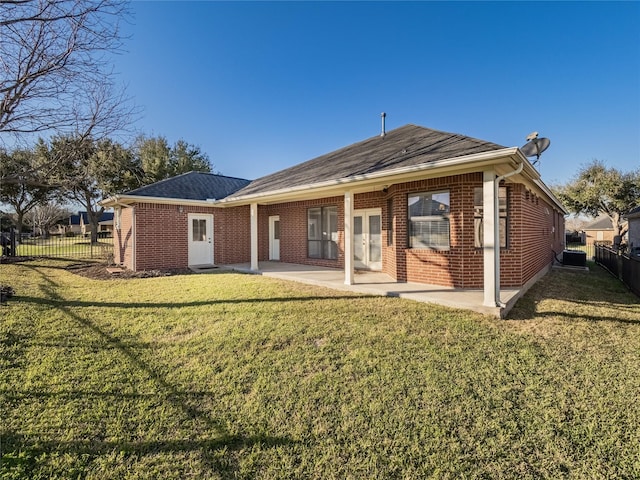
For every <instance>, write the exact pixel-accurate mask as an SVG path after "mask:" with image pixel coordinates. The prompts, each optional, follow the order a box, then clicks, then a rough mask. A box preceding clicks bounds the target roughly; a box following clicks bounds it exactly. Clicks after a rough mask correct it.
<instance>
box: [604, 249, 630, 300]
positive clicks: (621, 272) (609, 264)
mask: <svg viewBox="0 0 640 480" xmlns="http://www.w3.org/2000/svg"><path fill="white" fill-rule="evenodd" d="M596 263H597V264H598V265H602V266H603V267H604V268H606V269H607V270H609V272H611V274H612V275H614V276H615V277H618V278H619V279H620V280H621V281H622V282H623V283H624V284H625V285H626V286H627V287H629V290H631V291H632V292H633V293H635V294H636V295H638V296H640V257H628V256H626V255H623V254H622V253H621V252H619V251H618V250H614V249H612V248H609V247H606V246H602V245H597V246H596Z"/></svg>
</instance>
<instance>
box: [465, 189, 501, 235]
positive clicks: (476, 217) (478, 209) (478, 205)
mask: <svg viewBox="0 0 640 480" xmlns="http://www.w3.org/2000/svg"><path fill="white" fill-rule="evenodd" d="M483 203H484V202H483V193H482V187H476V188H475V189H474V190H473V232H474V235H473V236H474V247H475V248H482V246H483V245H484V225H483V223H484V222H483ZM498 205H499V219H498V221H499V222H500V248H507V245H508V241H507V240H508V238H507V232H508V228H507V226H508V224H509V222H508V220H509V211H508V205H507V187H500V188H499V189H498Z"/></svg>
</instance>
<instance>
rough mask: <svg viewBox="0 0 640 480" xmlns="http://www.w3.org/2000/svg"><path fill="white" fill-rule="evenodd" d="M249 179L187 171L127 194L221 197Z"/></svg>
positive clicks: (190, 197) (167, 196)
mask: <svg viewBox="0 0 640 480" xmlns="http://www.w3.org/2000/svg"><path fill="white" fill-rule="evenodd" d="M249 182H250V180H245V179H243V178H234V177H226V176H224V175H216V174H213V173H203V172H188V173H183V174H182V175H177V176H175V177H172V178H167V179H166V180H161V181H159V182H156V183H152V184H151V185H146V186H144V187H140V188H137V189H136V190H132V191H130V192H127V195H137V196H141V197H157V198H182V199H186V200H209V199H217V200H218V199H221V198H224V197H227V196H229V195H231V194H232V193H234V192H236V191H237V190H239V189H241V188H242V187H244V186H246V185H248V184H249Z"/></svg>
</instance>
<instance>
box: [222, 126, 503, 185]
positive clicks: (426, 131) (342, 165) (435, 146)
mask: <svg viewBox="0 0 640 480" xmlns="http://www.w3.org/2000/svg"><path fill="white" fill-rule="evenodd" d="M503 148H505V147H503V146H501V145H497V144H495V143H491V142H486V141H484V140H478V139H476V138H471V137H467V136H465V135H460V134H457V133H448V132H441V131H438V130H432V129H430V128H424V127H419V126H417V125H405V126H403V127H400V128H397V129H395V130H391V131H389V132H387V134H386V135H385V136H384V137H380V136H376V137H372V138H369V139H367V140H364V141H362V142H358V143H354V144H353V145H350V146H348V147H345V148H342V149H340V150H336V151H335V152H331V153H327V154H325V155H322V156H320V157H317V158H314V159H313V160H309V161H307V162H304V163H301V164H298V165H295V166H293V167H291V168H287V169H285V170H281V171H279V172H276V173H273V174H271V175H267V176H265V177H262V178H259V179H257V180H254V181H253V182H251V183H250V184H249V185H248V186H246V187H244V188H242V189H241V190H239V191H237V192H235V194H234V195H233V197H239V196H242V195H251V194H257V193H264V192H269V191H274V190H280V189H284V188H290V187H296V186H301V185H307V184H312V183H318V182H323V181H329V180H335V179H339V178H348V177H352V176H357V175H364V174H370V173H373V172H383V171H385V170H393V169H396V168H401V167H408V166H413V165H419V164H423V163H428V162H434V161H437V160H444V159H448V158H455V157H461V156H464V155H471V154H474V153H481V152H487V151H491V150H501V149H503Z"/></svg>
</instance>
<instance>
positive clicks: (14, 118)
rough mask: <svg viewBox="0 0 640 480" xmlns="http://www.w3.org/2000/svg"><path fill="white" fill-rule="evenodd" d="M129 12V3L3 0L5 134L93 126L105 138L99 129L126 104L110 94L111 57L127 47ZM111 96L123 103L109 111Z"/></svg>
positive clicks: (0, 64)
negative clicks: (125, 28) (123, 32)
mask: <svg viewBox="0 0 640 480" xmlns="http://www.w3.org/2000/svg"><path fill="white" fill-rule="evenodd" d="M127 14H128V13H127V4H126V2H125V1H124V0H0V132H4V133H15V134H28V133H37V132H44V131H54V132H56V133H58V134H60V133H77V132H78V130H79V128H78V127H79V126H86V125H92V129H91V130H92V131H90V132H88V133H91V134H92V135H93V137H94V138H97V137H100V135H99V134H97V132H96V129H97V128H98V127H104V126H105V121H104V119H105V118H111V119H113V117H114V114H115V113H116V112H115V111H114V109H117V106H118V105H122V102H121V100H122V96H121V95H115V96H114V95H113V94H112V93H110V92H112V91H113V87H114V85H115V82H114V78H115V77H114V74H113V72H112V70H111V67H110V64H109V55H110V54H112V53H114V52H118V51H119V50H120V49H121V48H122V40H123V38H122V35H121V33H120V28H119V24H120V22H121V21H122V19H123V18H125V17H126V16H127ZM107 96H109V97H110V98H117V99H119V100H120V101H114V102H110V103H109V105H110V107H109V108H105V107H106V105H107V103H105V98H106V97H107ZM116 126H119V125H113V124H112V125H110V126H109V128H108V129H110V130H113V128H114V127H116ZM86 129H87V128H86V127H81V128H80V130H82V131H84V130H86Z"/></svg>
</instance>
